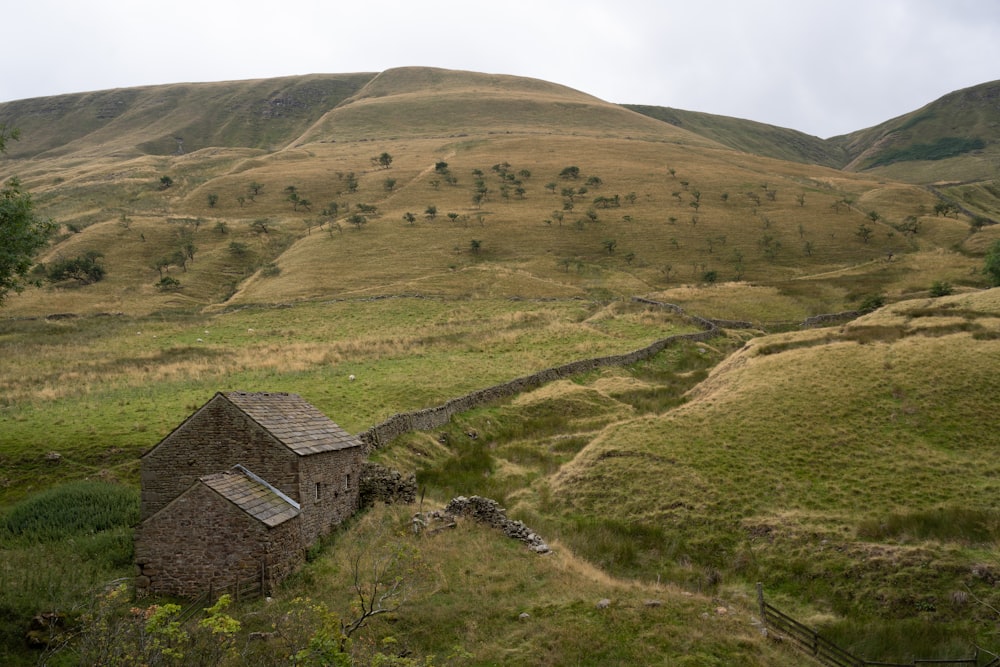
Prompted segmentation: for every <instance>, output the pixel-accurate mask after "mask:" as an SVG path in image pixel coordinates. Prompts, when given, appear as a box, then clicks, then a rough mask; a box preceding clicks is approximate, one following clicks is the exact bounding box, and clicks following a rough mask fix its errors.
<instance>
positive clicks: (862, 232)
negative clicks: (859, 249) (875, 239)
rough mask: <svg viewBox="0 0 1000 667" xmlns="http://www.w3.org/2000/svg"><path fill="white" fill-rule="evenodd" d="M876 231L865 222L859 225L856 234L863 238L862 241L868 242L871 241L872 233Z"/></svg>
mask: <svg viewBox="0 0 1000 667" xmlns="http://www.w3.org/2000/svg"><path fill="white" fill-rule="evenodd" d="M874 233H875V232H873V231H872V228H871V227H869V226H868V225H866V224H864V223H861V224H860V225H858V231H856V232H854V234H855V235H856V236H857V237H858V238H859V239H861V241H862V242H863V243H868V241H870V240H871V238H872V234H874Z"/></svg>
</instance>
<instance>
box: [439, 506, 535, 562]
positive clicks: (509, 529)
mask: <svg viewBox="0 0 1000 667" xmlns="http://www.w3.org/2000/svg"><path fill="white" fill-rule="evenodd" d="M444 513H445V514H447V515H450V516H453V517H459V516H461V517H467V518H470V519H472V520H473V521H477V522H479V523H483V524H486V525H487V526H491V527H493V528H496V529H497V530H500V531H501V532H503V534H504V535H506V536H507V537H509V538H511V539H515V540H518V541H520V542H523V543H524V544H526V545H527V546H528V548H529V549H531V550H532V551H534V552H535V553H540V554H545V553H549V551H550V549H549V546H548V545H547V544H546V543H545V540H543V539H542V538H541V537H539V536H538V535H537V534H536V533H535V532H534V531H533V530H531V529H530V528H528V527H527V526H526V525H524V523H523V522H521V521H516V520H513V519H509V518H508V517H507V510H505V509H504V508H502V507H500V504H499V503H498V502H497V501H495V500H492V499H490V498H483V497H482V496H472V497H470V498H466V497H465V496H459V497H457V498H453V499H452V500H451V502H449V503H448V505H447V506H446V507H445V508H444Z"/></svg>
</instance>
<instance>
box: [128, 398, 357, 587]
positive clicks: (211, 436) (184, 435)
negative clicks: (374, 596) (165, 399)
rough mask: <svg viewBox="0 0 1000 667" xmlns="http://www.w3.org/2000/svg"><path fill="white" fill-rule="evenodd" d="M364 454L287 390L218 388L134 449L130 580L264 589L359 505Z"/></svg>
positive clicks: (146, 583)
mask: <svg viewBox="0 0 1000 667" xmlns="http://www.w3.org/2000/svg"><path fill="white" fill-rule="evenodd" d="M363 461H364V455H363V448H362V444H361V441H360V440H359V439H358V438H356V437H355V436H352V435H350V434H348V433H347V432H346V431H344V430H343V429H342V428H340V427H339V426H337V425H336V424H335V423H333V422H332V421H331V420H330V419H329V418H328V417H326V416H325V415H324V414H323V413H321V412H320V411H319V410H317V409H316V408H315V407H313V406H312V405H310V404H309V403H308V402H307V401H305V400H304V399H303V398H302V397H300V396H298V395H296V394H287V393H274V392H270V393H269V392H255V393H250V392H226V393H217V394H216V395H215V396H213V397H212V399H211V400H209V401H208V403H206V404H205V405H204V406H202V407H201V408H199V409H198V410H197V411H196V412H195V413H194V414H193V415H191V416H190V417H189V418H188V419H187V420H185V421H184V423H182V424H181V425H180V426H178V427H177V428H176V429H174V431H173V432H172V433H170V435H168V436H167V437H166V438H164V439H163V440H161V441H160V443H159V444H157V445H156V446H155V447H153V448H152V449H150V450H149V451H148V452H146V453H145V454H144V455H143V456H142V458H141V461H140V462H141V473H140V476H141V482H142V495H141V507H140V524H139V526H138V528H137V529H136V533H135V557H136V565H137V567H138V574H139V576H138V577H137V579H136V588H137V589H138V590H139V591H140V592H150V593H156V594H164V595H178V596H183V597H194V596H197V595H199V594H201V593H203V592H206V591H218V592H222V591H223V590H225V589H227V588H230V587H233V586H238V585H240V584H257V583H259V584H260V586H261V588H262V589H263V590H265V591H267V590H270V588H271V586H273V585H274V584H275V583H277V582H278V581H280V580H281V579H283V578H284V577H285V576H287V575H288V574H290V573H291V572H292V571H294V569H295V568H296V567H297V566H298V565H299V564H300V563H301V562H302V561H303V560H304V558H305V551H306V550H307V549H308V548H309V547H310V546H311V545H312V544H314V543H315V542H316V540H317V539H319V538H320V537H321V536H323V535H324V534H326V533H327V532H329V531H330V530H331V529H332V528H333V526H335V525H337V524H339V523H340V522H342V521H344V520H345V519H347V518H348V517H350V516H351V515H352V514H354V512H356V511H357V509H358V502H359V487H360V481H361V480H360V478H361V470H362V464H363Z"/></svg>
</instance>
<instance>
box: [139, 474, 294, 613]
mask: <svg viewBox="0 0 1000 667" xmlns="http://www.w3.org/2000/svg"><path fill="white" fill-rule="evenodd" d="M174 505H176V506H174ZM135 545H136V554H135V560H136V566H137V574H138V576H137V577H136V590H137V592H138V593H140V594H146V593H154V594H157V595H174V596H178V597H189V598H190V597H196V596H198V595H200V594H202V593H204V592H206V591H208V590H212V591H215V592H217V593H221V592H223V591H224V589H226V588H227V587H231V586H235V585H237V584H239V583H242V584H247V583H250V582H260V583H261V585H262V586H263V590H264V591H265V592H267V591H269V590H270V589H271V587H272V586H273V585H274V584H275V583H276V582H278V581H280V580H281V579H283V578H284V577H286V576H287V575H288V574H290V573H291V572H292V571H293V570H294V569H295V568H296V567H297V566H298V565H299V564H300V563H301V562H302V561H303V559H304V545H303V543H302V540H301V526H300V524H299V517H295V518H292V519H289V520H287V521H285V522H284V523H282V524H280V525H278V526H276V527H274V528H268V527H267V526H266V525H264V524H263V523H261V522H260V521H258V520H256V519H254V518H253V517H251V516H249V515H248V514H246V513H245V512H244V511H243V510H241V509H240V508H238V507H237V506H236V505H234V504H232V503H231V502H229V501H227V500H226V499H224V498H222V497H221V496H219V495H218V494H217V493H216V492H215V491H213V490H212V489H210V488H209V487H208V486H206V485H205V484H202V483H200V482H199V483H197V484H194V485H193V486H191V487H190V488H189V489H188V490H187V491H186V492H185V493H183V494H181V496H180V497H178V498H177V499H176V500H175V501H174V502H173V503H171V507H168V508H166V511H162V512H158V513H157V514H155V515H154V516H152V517H150V518H149V519H148V520H146V521H144V522H143V523H142V524H140V525H139V526H138V527H137V528H136V540H135Z"/></svg>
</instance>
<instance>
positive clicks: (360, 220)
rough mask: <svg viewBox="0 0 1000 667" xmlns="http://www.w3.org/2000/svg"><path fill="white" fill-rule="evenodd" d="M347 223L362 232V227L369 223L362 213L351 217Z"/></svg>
mask: <svg viewBox="0 0 1000 667" xmlns="http://www.w3.org/2000/svg"><path fill="white" fill-rule="evenodd" d="M347 221H348V222H349V223H351V224H352V225H354V226H355V227H356V228H357V229H358V230H359V231H360V230H361V226H362V225H364V224H365V223H366V222H368V218H366V217H365V216H363V215H361V214H360V213H354V214H352V215H351V217H349V218H348V219H347Z"/></svg>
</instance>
